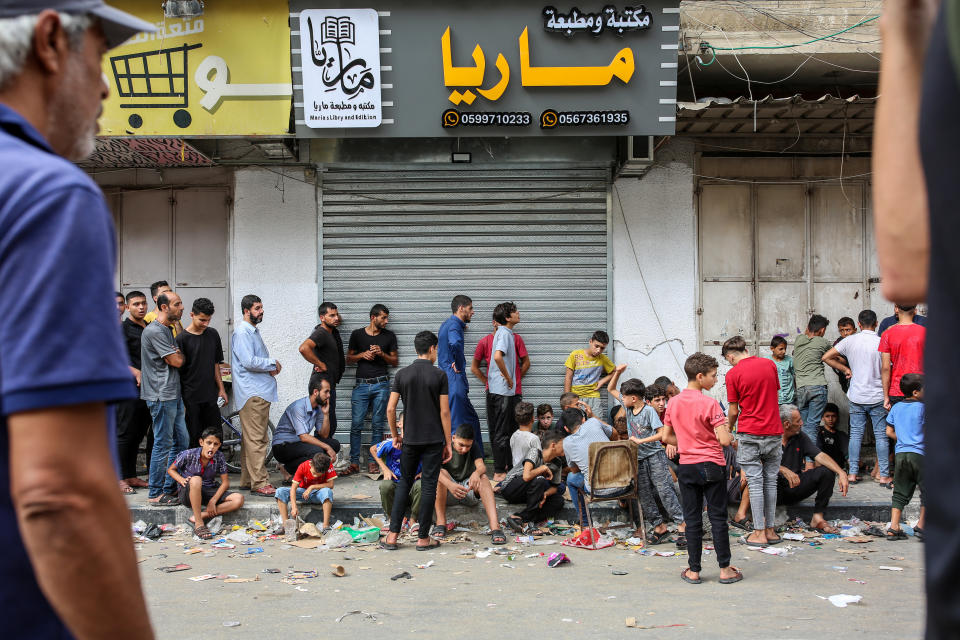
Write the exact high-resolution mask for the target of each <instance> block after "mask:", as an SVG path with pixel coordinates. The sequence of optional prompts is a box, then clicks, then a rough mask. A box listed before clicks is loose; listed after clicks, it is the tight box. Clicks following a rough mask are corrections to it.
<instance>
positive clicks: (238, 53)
mask: <svg viewBox="0 0 960 640" xmlns="http://www.w3.org/2000/svg"><path fill="white" fill-rule="evenodd" d="M112 4H113V5H115V6H116V7H118V8H120V9H122V10H124V11H127V12H129V13H132V14H134V15H136V16H138V17H140V18H143V19H144V20H146V21H148V22H151V23H154V24H155V25H156V27H157V32H156V33H149V34H147V33H142V34H139V35H137V36H136V37H134V38H133V39H132V40H130V41H128V42H127V43H125V44H124V45H122V46H120V47H117V48H116V49H112V50H111V51H110V52H108V53H107V55H105V56H104V60H103V72H104V75H105V76H106V78H107V81H108V84H109V86H110V98H109V99H108V100H107V101H106V102H105V103H104V112H103V116H102V117H101V119H100V129H101V130H100V134H101V135H104V136H138V135H143V136H156V135H175V136H191V135H192V136H231V135H237V136H242V135H281V134H285V133H288V132H289V126H290V103H291V96H292V94H293V87H292V82H291V70H290V64H289V53H290V27H289V22H288V18H289V7H288V3H287V1H286V0H231V1H230V2H219V1H218V2H207V3H206V5H205V8H204V12H203V14H202V15H200V16H196V17H191V18H165V17H164V14H163V8H162V6H161V3H160V2H159V0H114V2H113V3H112Z"/></svg>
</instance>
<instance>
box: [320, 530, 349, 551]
mask: <svg viewBox="0 0 960 640" xmlns="http://www.w3.org/2000/svg"><path fill="white" fill-rule="evenodd" d="M323 542H324V544H323V547H320V548H327V549H339V548H341V547H346V546H348V545H349V544H350V543H351V542H353V538H352V537H351V536H350V534H349V533H347V532H346V531H331V532H330V533H328V534H327V535H326V537H324V539H323Z"/></svg>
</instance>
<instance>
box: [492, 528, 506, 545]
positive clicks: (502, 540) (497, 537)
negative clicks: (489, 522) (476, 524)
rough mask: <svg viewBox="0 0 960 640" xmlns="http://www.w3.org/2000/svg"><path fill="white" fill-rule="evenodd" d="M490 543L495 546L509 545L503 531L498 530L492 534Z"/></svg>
mask: <svg viewBox="0 0 960 640" xmlns="http://www.w3.org/2000/svg"><path fill="white" fill-rule="evenodd" d="M490 542H492V543H493V544H507V536H505V535H504V534H503V529H496V530H494V531H491V532H490Z"/></svg>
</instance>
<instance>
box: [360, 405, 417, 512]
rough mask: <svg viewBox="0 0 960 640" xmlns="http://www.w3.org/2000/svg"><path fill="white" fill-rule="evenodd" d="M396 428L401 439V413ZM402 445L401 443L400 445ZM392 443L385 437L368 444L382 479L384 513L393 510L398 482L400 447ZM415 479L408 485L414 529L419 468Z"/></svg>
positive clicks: (381, 497)
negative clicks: (378, 441) (410, 485)
mask: <svg viewBox="0 0 960 640" xmlns="http://www.w3.org/2000/svg"><path fill="white" fill-rule="evenodd" d="M397 430H398V431H399V432H400V439H401V440H402V439H403V413H401V414H400V417H398V418H397ZM401 447H402V445H401ZM401 447H396V446H394V444H393V438H387V439H386V440H384V441H383V442H381V443H379V444H372V445H370V458H371V459H372V460H373V461H374V462H375V463H376V464H377V465H379V466H380V473H382V474H383V480H381V481H380V506H381V507H383V512H384V513H392V512H393V498H394V496H395V495H396V493H397V484H399V482H400V448H401ZM417 476H418V477H417V480H416V481H415V482H414V483H413V486H412V487H410V494H409V495H410V520H409V523H410V530H411V531H413V530H415V529H416V524H417V514H418V513H420V478H419V476H420V469H419V468H418V469H417Z"/></svg>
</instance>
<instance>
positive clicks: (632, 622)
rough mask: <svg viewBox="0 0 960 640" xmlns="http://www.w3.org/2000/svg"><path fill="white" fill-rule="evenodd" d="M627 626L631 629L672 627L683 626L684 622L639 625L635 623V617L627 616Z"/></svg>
mask: <svg viewBox="0 0 960 640" xmlns="http://www.w3.org/2000/svg"><path fill="white" fill-rule="evenodd" d="M626 623H627V626H628V627H630V628H631V629H670V628H673V627H685V626H687V625H685V624H652V625H640V624H637V619H636V618H627V621H626Z"/></svg>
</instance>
